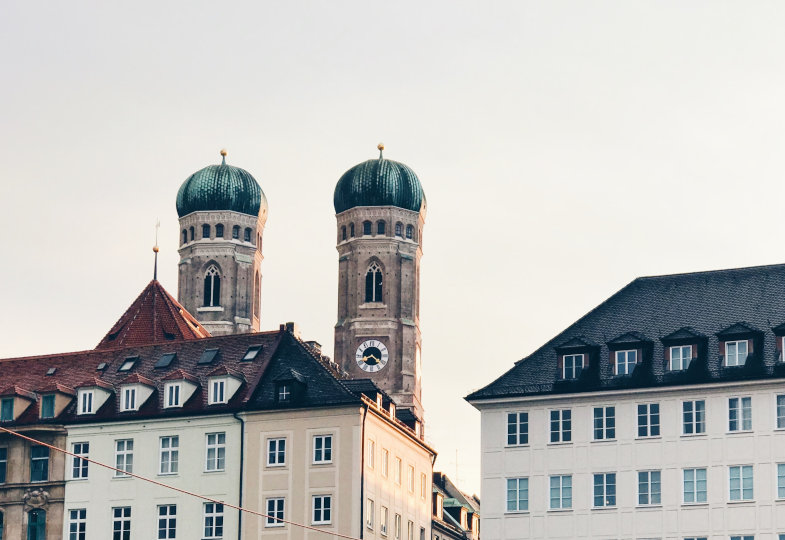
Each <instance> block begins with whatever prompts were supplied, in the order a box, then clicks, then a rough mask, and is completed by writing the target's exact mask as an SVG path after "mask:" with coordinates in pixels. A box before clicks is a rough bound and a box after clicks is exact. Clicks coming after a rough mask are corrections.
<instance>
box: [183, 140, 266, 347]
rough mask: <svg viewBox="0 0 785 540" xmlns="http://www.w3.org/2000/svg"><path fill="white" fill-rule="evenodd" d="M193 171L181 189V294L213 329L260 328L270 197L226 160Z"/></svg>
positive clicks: (215, 332) (217, 333)
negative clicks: (264, 243)
mask: <svg viewBox="0 0 785 540" xmlns="http://www.w3.org/2000/svg"><path fill="white" fill-rule="evenodd" d="M221 156H222V159H221V164H220V165H210V166H209V167H205V168H204V169H202V170H199V171H197V172H195V173H194V174H192V175H191V176H189V177H188V179H187V180H186V181H185V182H183V185H182V186H180V190H179V191H178V192H177V214H178V215H179V216H180V249H179V250H178V251H179V253H180V265H179V270H180V271H179V280H178V291H177V300H178V301H179V302H180V304H182V305H183V307H185V309H186V310H188V311H189V312H190V313H191V314H193V315H194V316H195V317H196V319H197V320H198V321H199V323H200V324H201V325H202V326H204V327H205V328H206V329H207V330H208V331H209V332H210V334H212V335H214V336H220V335H225V334H241V333H244V332H258V331H259V315H260V310H261V305H260V304H261V289H262V259H263V257H262V235H263V233H264V224H265V222H266V221H267V199H266V198H265V196H264V192H263V191H262V189H261V188H260V187H259V184H258V183H257V182H256V180H255V179H254V177H253V176H251V175H250V173H248V171H245V170H243V169H240V168H238V167H233V166H231V165H227V164H226V151H225V150H221Z"/></svg>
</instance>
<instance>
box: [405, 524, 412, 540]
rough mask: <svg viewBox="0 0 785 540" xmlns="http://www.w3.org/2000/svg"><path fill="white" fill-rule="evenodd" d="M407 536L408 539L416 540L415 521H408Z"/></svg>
mask: <svg viewBox="0 0 785 540" xmlns="http://www.w3.org/2000/svg"><path fill="white" fill-rule="evenodd" d="M406 538H407V540H414V522H413V521H408V522H407V523H406Z"/></svg>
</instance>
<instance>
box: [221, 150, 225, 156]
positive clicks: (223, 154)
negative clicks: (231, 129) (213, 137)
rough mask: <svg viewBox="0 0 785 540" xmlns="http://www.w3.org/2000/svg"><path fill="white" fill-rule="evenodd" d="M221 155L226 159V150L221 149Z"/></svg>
mask: <svg viewBox="0 0 785 540" xmlns="http://www.w3.org/2000/svg"><path fill="white" fill-rule="evenodd" d="M221 155H222V156H223V157H226V148H221Z"/></svg>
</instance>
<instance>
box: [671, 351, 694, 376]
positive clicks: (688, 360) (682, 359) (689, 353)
mask: <svg viewBox="0 0 785 540" xmlns="http://www.w3.org/2000/svg"><path fill="white" fill-rule="evenodd" d="M674 351H679V366H678V367H676V366H675V365H674V362H673V359H674V354H673V353H674ZM685 352H686V353H687V356H686V362H685V355H684V353H685ZM691 363H692V345H673V346H671V348H670V359H669V360H668V370H669V371H684V370H685V369H687V368H689V367H690V364H691Z"/></svg>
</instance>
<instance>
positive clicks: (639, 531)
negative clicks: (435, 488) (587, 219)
mask: <svg viewBox="0 0 785 540" xmlns="http://www.w3.org/2000/svg"><path fill="white" fill-rule="evenodd" d="M784 299H785V266H770V267H758V268H748V269H739V270H726V271H718V272H705V273H699V274H686V275H674V276H663V277H655V278H641V279H638V280H635V281H634V282H632V283H631V284H630V285H628V286H627V287H625V288H624V289H622V290H621V291H619V292H618V293H617V294H615V295H614V296H613V297H611V298H610V299H608V300H607V301H606V302H604V303H603V304H601V305H600V306H598V307H597V308H595V309H594V310H593V311H591V312H590V313H589V314H587V315H586V316H584V317H583V318H581V319H580V320H578V321H577V322H576V323H574V324H573V325H571V326H570V327H569V328H568V329H566V330H565V331H564V332H562V333H561V334H559V335H558V336H556V337H555V338H554V339H552V340H551V341H550V342H549V343H546V344H545V345H544V346H543V347H541V348H540V349H538V350H537V351H535V352H534V353H533V354H531V355H530V356H528V357H526V358H524V359H523V360H521V361H519V362H517V363H516V365H515V366H514V367H513V368H512V369H511V370H510V371H508V372H507V373H505V374H504V375H503V376H502V377H500V378H499V379H497V380H496V381H494V382H493V383H491V384H490V385H488V386H486V387H485V388H483V389H481V390H478V391H477V392H474V393H473V394H471V395H470V396H468V398H467V399H468V400H469V401H470V402H471V403H472V404H473V405H474V406H475V407H477V408H478V409H479V410H480V411H481V415H482V497H483V513H482V529H483V534H484V536H485V537H486V538H491V539H496V538H499V539H518V538H586V539H610V538H614V539H654V538H660V539H666V538H667V539H688V538H690V539H695V538H705V539H726V540H727V539H730V540H737V539H738V540H749V539H774V540H783V539H785V364H783V362H782V350H783V329H785V327H783V326H781V324H782V323H783V322H785V302H784V301H783V300H784ZM740 321H741V322H740Z"/></svg>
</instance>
